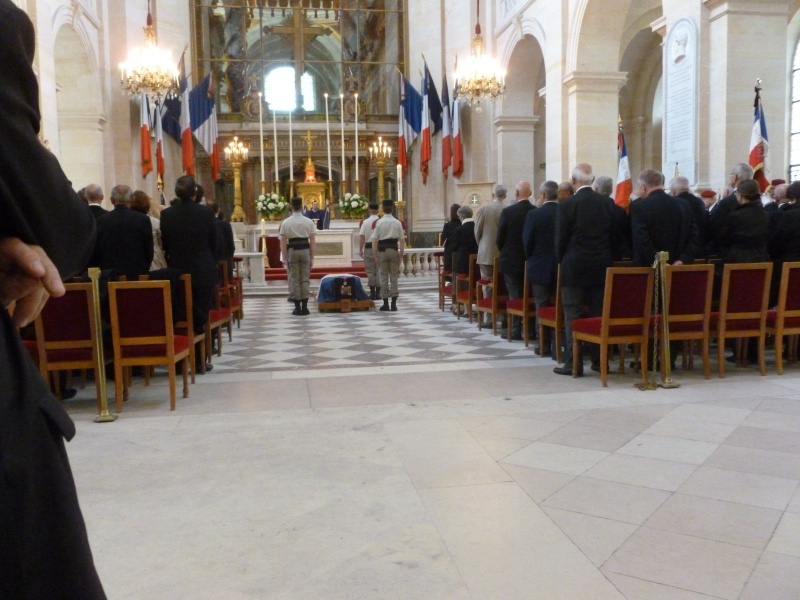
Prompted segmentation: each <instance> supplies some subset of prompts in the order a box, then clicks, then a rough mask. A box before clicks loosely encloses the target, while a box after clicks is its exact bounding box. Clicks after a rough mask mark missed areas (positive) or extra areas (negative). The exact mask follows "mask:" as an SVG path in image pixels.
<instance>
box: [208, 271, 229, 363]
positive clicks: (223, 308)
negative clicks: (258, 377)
mask: <svg viewBox="0 0 800 600" xmlns="http://www.w3.org/2000/svg"><path fill="white" fill-rule="evenodd" d="M232 323H233V311H232V310H231V291H230V286H228V287H225V286H224V285H223V286H217V288H216V293H215V294H214V308H212V309H211V310H210V311H208V321H206V356H211V353H212V348H213V344H212V343H211V337H212V336H213V335H214V333H215V332H216V336H217V356H222V327H223V326H226V327H227V328H228V341H229V342H232V341H233V325H232Z"/></svg>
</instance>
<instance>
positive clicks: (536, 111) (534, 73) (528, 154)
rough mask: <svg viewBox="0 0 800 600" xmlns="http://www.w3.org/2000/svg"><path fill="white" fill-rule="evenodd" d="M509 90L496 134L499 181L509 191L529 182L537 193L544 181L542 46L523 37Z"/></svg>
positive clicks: (510, 72)
mask: <svg viewBox="0 0 800 600" xmlns="http://www.w3.org/2000/svg"><path fill="white" fill-rule="evenodd" d="M507 72H508V76H507V78H506V82H507V84H506V90H505V93H504V94H503V99H502V105H501V107H500V114H499V116H498V117H497V118H496V119H495V126H496V130H497V152H498V160H497V180H498V182H503V183H505V184H506V185H507V186H509V187H513V186H514V184H515V183H516V182H517V181H520V180H523V179H524V180H527V181H530V182H531V183H532V184H533V185H534V189H536V187H537V186H538V185H539V184H540V183H541V182H542V181H544V178H545V160H544V157H545V148H546V146H545V139H546V131H545V122H546V119H545V102H544V97H543V96H541V95H540V94H539V90H542V89H543V88H544V87H545V68H544V55H543V53H542V47H541V46H540V45H539V42H538V41H537V40H536V38H534V37H533V36H531V35H525V36H523V37H522V38H521V39H520V40H519V41H518V42H517V43H516V45H515V46H514V49H513V51H512V53H511V57H510V59H509V61H508V67H507Z"/></svg>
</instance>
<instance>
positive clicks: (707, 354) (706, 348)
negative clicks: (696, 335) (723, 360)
mask: <svg viewBox="0 0 800 600" xmlns="http://www.w3.org/2000/svg"><path fill="white" fill-rule="evenodd" d="M703 375H704V376H705V378H706V379H711V341H710V340H709V339H708V336H705V337H704V338H703Z"/></svg>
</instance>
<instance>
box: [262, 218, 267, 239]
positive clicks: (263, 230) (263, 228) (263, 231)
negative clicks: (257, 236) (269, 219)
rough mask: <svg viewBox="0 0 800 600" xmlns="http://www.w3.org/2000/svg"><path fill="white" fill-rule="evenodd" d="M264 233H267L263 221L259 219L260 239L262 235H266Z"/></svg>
mask: <svg viewBox="0 0 800 600" xmlns="http://www.w3.org/2000/svg"><path fill="white" fill-rule="evenodd" d="M266 233H267V231H266V227H265V225H264V219H261V237H264V235H266Z"/></svg>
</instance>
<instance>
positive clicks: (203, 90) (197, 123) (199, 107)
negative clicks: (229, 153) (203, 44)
mask: <svg viewBox="0 0 800 600" xmlns="http://www.w3.org/2000/svg"><path fill="white" fill-rule="evenodd" d="M189 114H190V121H191V123H192V131H193V132H194V134H195V136H196V137H197V141H198V142H200V144H201V145H202V146H203V148H205V151H206V152H207V153H208V157H209V159H211V178H212V179H213V180H214V181H216V180H217V179H218V178H219V171H220V154H219V142H218V139H217V138H218V129H217V111H216V110H215V108H214V77H213V74H211V73H209V74H208V75H206V77H205V79H203V81H201V82H200V83H199V84H197V87H195V88H194V89H193V90H192V91H191V92H189Z"/></svg>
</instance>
